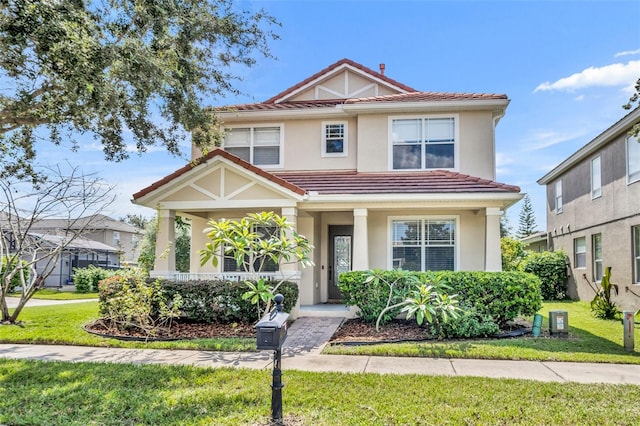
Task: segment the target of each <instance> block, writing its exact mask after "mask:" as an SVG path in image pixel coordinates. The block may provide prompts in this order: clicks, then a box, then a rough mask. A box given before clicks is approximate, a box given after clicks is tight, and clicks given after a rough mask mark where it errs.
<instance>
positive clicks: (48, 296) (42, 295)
mask: <svg viewBox="0 0 640 426" xmlns="http://www.w3.org/2000/svg"><path fill="white" fill-rule="evenodd" d="M9 296H12V297H20V293H11V294H9ZM32 298H33V299H44V300H78V299H97V298H98V293H78V292H76V291H58V290H52V289H49V288H44V289H42V290H38V291H36V293H35V294H34V295H33V296H32Z"/></svg>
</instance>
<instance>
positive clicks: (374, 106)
mask: <svg viewBox="0 0 640 426" xmlns="http://www.w3.org/2000/svg"><path fill="white" fill-rule="evenodd" d="M507 105H509V100H508V99H499V100H494V99H491V100H484V99H482V100H464V101H426V102H383V101H381V102H375V101H372V102H362V103H355V104H344V105H342V109H343V110H344V111H345V112H354V113H355V112H362V113H366V112H370V113H380V112H404V111H407V112H409V111H476V110H494V109H500V110H504V109H505V108H506V107H507Z"/></svg>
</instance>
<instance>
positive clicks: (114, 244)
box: [113, 231, 120, 247]
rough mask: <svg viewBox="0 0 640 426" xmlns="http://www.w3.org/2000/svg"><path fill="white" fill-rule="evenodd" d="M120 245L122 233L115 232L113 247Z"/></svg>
mask: <svg viewBox="0 0 640 426" xmlns="http://www.w3.org/2000/svg"><path fill="white" fill-rule="evenodd" d="M119 245H120V232H118V231H113V246H114V247H118V246H119Z"/></svg>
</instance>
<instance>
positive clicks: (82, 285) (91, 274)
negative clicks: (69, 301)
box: [73, 265, 120, 293]
mask: <svg viewBox="0 0 640 426" xmlns="http://www.w3.org/2000/svg"><path fill="white" fill-rule="evenodd" d="M116 273H120V271H112V270H109V269H103V268H98V267H96V266H94V265H89V266H87V267H86V268H73V284H74V285H75V286H76V291H77V292H78V293H92V292H97V291H98V283H99V282H100V281H101V280H104V279H105V278H109V277H113V276H114V275H116Z"/></svg>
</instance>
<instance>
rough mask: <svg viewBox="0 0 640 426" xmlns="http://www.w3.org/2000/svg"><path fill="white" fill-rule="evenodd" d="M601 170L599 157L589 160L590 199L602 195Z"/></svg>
mask: <svg viewBox="0 0 640 426" xmlns="http://www.w3.org/2000/svg"><path fill="white" fill-rule="evenodd" d="M601 170H602V168H601V166H600V157H596V158H594V159H593V160H591V198H598V197H600V196H601V195H602V172H601Z"/></svg>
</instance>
